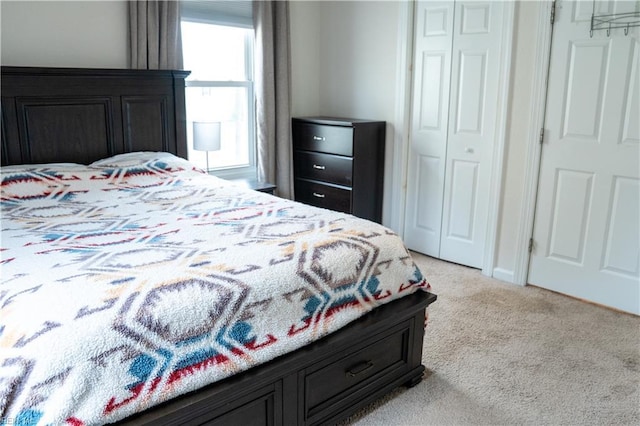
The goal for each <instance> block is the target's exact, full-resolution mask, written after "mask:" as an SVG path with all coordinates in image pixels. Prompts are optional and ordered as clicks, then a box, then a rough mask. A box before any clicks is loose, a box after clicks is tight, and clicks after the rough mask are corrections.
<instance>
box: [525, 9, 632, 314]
mask: <svg viewBox="0 0 640 426" xmlns="http://www.w3.org/2000/svg"><path fill="white" fill-rule="evenodd" d="M596 5H597V7H598V8H599V10H597V12H600V13H606V14H611V13H619V12H626V11H634V10H635V11H637V10H638V9H639V8H640V2H637V1H626V2H622V1H619V2H614V1H598V2H596ZM592 6H593V3H592V2H580V1H578V2H575V1H559V0H558V1H557V2H556V21H555V23H554V29H553V40H552V46H551V62H550V74H549V88H548V98H547V99H548V100H547V108H546V117H545V142H544V145H543V148H542V159H541V169H540V181H539V187H538V201H537V205H536V218H535V224H534V234H533V239H534V250H533V252H532V255H531V264H530V268H529V279H528V282H529V283H531V284H535V285H539V286H542V287H545V288H548V289H551V290H554V291H558V292H561V293H565V294H569V295H572V296H576V297H579V298H583V299H587V300H591V301H594V302H597V303H600V304H604V305H608V306H612V307H615V308H617V309H621V310H624V311H628V312H633V313H636V314H640V150H639V145H640V130H639V129H640V127H639V122H640V108H639V97H640V96H639V92H640V74H639V70H638V64H639V62H640V44H639V43H638V33H637V28H636V29H634V28H631V29H630V31H629V34H628V35H627V36H625V35H624V31H623V30H622V29H618V30H612V31H611V34H610V35H609V36H607V34H606V31H594V32H593V37H592V38H591V37H590V34H589V30H590V19H591V13H592Z"/></svg>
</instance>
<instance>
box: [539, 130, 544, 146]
mask: <svg viewBox="0 0 640 426" xmlns="http://www.w3.org/2000/svg"><path fill="white" fill-rule="evenodd" d="M543 142H544V127H543V128H542V129H540V145H542V143H543Z"/></svg>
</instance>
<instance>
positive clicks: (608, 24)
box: [589, 0, 640, 37]
mask: <svg viewBox="0 0 640 426" xmlns="http://www.w3.org/2000/svg"><path fill="white" fill-rule="evenodd" d="M633 27H640V10H636V11H634V12H623V13H612V14H601V15H596V0H593V11H592V13H591V30H590V31H589V36H591V37H593V32H594V31H597V30H606V31H607V37H609V36H610V35H611V30H613V29H617V28H622V29H624V35H625V36H626V35H629V28H633Z"/></svg>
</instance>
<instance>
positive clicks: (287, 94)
mask: <svg viewBox="0 0 640 426" xmlns="http://www.w3.org/2000/svg"><path fill="white" fill-rule="evenodd" d="M253 22H254V30H255V40H256V43H255V97H256V122H257V128H256V136H257V144H258V146H257V152H258V178H259V179H261V180H265V181H268V182H273V183H275V184H276V185H277V193H278V195H279V196H281V197H283V198H289V199H292V198H293V157H292V148H291V83H290V75H291V53H290V50H291V49H290V36H289V2H288V1H260V0H254V2H253Z"/></svg>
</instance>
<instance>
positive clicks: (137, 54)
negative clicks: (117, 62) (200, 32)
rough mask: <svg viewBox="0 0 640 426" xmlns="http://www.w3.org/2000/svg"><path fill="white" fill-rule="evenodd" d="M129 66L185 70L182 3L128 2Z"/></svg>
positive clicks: (137, 0) (143, 0) (148, 0)
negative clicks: (181, 27) (181, 31)
mask: <svg viewBox="0 0 640 426" xmlns="http://www.w3.org/2000/svg"><path fill="white" fill-rule="evenodd" d="M128 3H129V65H130V67H131V68H136V69H182V41H181V39H180V2H178V1H155V0H134V1H129V2H128Z"/></svg>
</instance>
